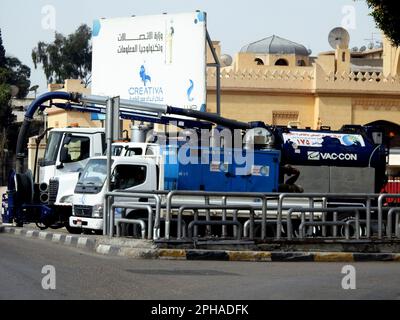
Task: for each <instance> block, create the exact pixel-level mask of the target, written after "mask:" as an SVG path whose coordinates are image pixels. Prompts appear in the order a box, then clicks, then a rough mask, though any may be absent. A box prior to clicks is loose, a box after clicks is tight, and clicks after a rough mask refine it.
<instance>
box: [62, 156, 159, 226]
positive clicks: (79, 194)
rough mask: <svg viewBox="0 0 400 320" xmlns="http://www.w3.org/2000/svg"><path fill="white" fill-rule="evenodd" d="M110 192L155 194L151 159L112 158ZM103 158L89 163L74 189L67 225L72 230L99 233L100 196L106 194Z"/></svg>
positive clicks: (155, 177) (155, 172)
mask: <svg viewBox="0 0 400 320" xmlns="http://www.w3.org/2000/svg"><path fill="white" fill-rule="evenodd" d="M111 170H112V171H111V172H112V176H111V190H112V191H117V190H125V191H134V190H157V189H158V181H159V179H158V171H159V170H158V165H157V161H156V159H155V157H143V156H140V155H139V156H131V157H112V167H111ZM106 179H107V157H104V156H103V157H95V158H92V159H90V160H89V162H88V163H87V165H86V167H85V169H84V170H83V172H82V173H81V174H80V178H79V181H78V183H77V184H76V187H75V193H74V196H73V213H72V214H73V215H72V216H71V217H70V220H69V223H70V226H71V227H73V228H82V229H90V230H94V231H98V232H100V231H101V230H102V229H103V219H102V218H103V205H104V195H105V193H106V190H107V183H106V182H107V181H106Z"/></svg>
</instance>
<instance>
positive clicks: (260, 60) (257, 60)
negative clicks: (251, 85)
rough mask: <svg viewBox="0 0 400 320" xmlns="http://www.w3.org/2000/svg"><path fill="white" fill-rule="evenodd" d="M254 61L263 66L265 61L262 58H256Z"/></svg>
mask: <svg viewBox="0 0 400 320" xmlns="http://www.w3.org/2000/svg"><path fill="white" fill-rule="evenodd" d="M254 62H255V63H256V64H257V65H258V66H263V65H264V61H262V59H260V58H255V59H254Z"/></svg>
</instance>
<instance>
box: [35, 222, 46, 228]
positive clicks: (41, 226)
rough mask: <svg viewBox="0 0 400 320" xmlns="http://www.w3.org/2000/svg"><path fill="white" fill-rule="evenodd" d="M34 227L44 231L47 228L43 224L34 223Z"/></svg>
mask: <svg viewBox="0 0 400 320" xmlns="http://www.w3.org/2000/svg"><path fill="white" fill-rule="evenodd" d="M35 224H36V227H38V228H39V229H40V230H46V229H47V228H48V226H47V225H45V224H44V223H43V222H36V223H35Z"/></svg>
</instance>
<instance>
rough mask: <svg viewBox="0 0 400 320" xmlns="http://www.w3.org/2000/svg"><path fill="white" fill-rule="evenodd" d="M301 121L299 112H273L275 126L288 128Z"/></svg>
mask: <svg viewBox="0 0 400 320" xmlns="http://www.w3.org/2000/svg"><path fill="white" fill-rule="evenodd" d="M298 121H299V112H298V111H273V112H272V124H273V125H274V126H287V125H289V124H291V123H292V124H293V123H296V122H298Z"/></svg>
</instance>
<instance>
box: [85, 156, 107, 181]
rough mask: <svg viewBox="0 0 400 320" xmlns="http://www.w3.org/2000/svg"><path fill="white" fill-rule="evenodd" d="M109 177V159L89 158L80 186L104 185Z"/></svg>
mask: <svg viewBox="0 0 400 320" xmlns="http://www.w3.org/2000/svg"><path fill="white" fill-rule="evenodd" d="M106 179H107V160H106V159H92V160H89V162H88V164H87V165H86V167H85V169H84V170H83V172H82V175H81V177H80V178H79V181H78V185H80V186H96V187H102V186H103V184H104V182H105V181H106Z"/></svg>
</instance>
